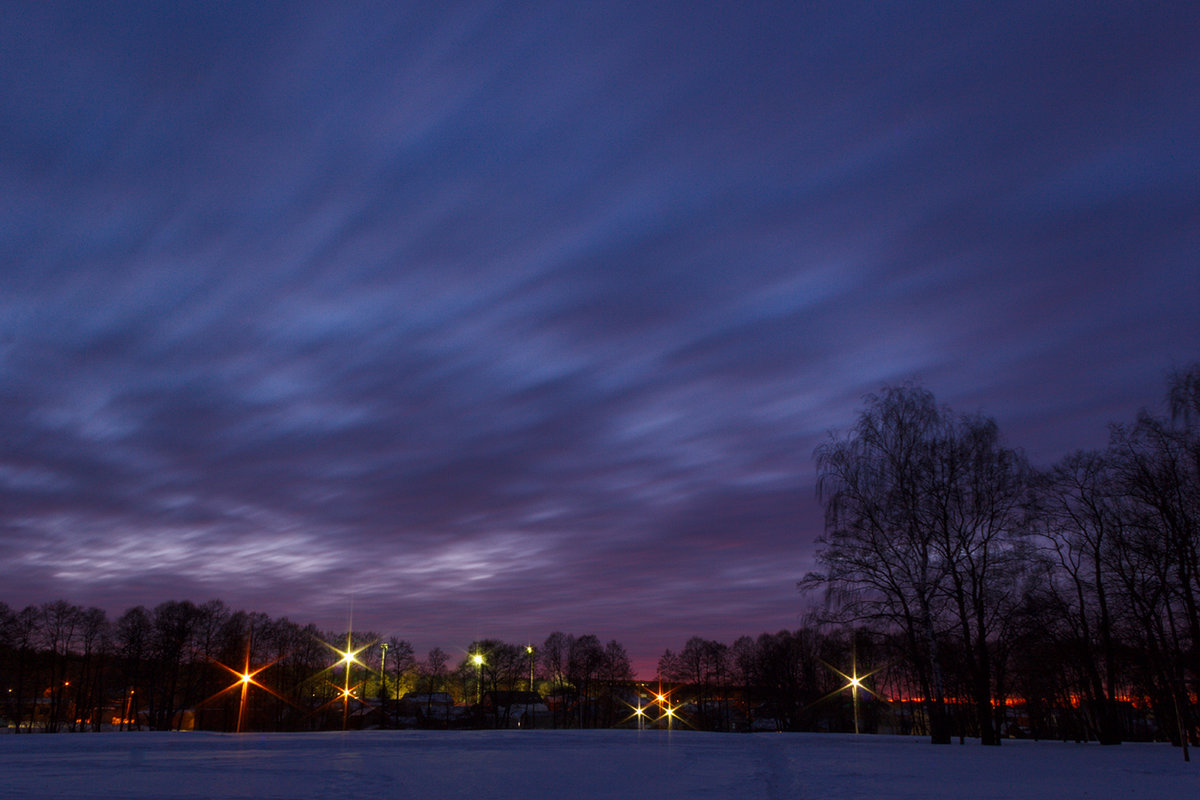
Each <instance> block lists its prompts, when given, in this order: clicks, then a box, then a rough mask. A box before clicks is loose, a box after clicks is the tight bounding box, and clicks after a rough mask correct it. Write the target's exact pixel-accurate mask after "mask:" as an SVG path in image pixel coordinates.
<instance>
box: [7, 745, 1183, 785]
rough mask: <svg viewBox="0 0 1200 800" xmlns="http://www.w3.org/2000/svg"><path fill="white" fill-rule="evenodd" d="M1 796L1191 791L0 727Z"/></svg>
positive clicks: (781, 756)
mask: <svg viewBox="0 0 1200 800" xmlns="http://www.w3.org/2000/svg"><path fill="white" fill-rule="evenodd" d="M0 797H3V798H10V797H11V798H18V797H19V798H32V797H54V798H105V797H114V798H115V797H121V798H137V799H138V800H154V799H155V798H163V799H164V800H165V799H166V798H170V799H171V800H183V799H185V798H188V799H190V798H206V799H207V798H247V799H249V798H254V799H255V800H265V799H266V798H322V800H327V799H328V798H344V797H352V798H378V799H379V800H387V798H422V799H424V798H471V799H472V800H480V799H481V798H503V799H506V800H507V799H508V798H513V799H514V800H515V799H516V798H520V799H521V800H531V798H577V799H578V800H591V799H592V798H622V800H628V799H629V798H654V799H659V798H661V799H662V800H670V799H671V798H764V799H773V798H778V799H779V800H784V799H785V798H786V800H805V799H806V798H814V799H815V798H822V800H824V798H837V800H843V799H845V798H871V800H878V799H879V798H920V799H921V800H929V799H930V798H955V800H959V799H960V798H1005V800H1008V799H1010V798H1019V800H1034V799H1035V798H1049V799H1052V800H1069V799H1070V798H1139V797H1145V798H1181V799H1182V798H1196V797H1200V762H1197V761H1193V762H1192V763H1190V764H1185V763H1184V762H1183V760H1182V757H1181V754H1180V751H1179V750H1178V749H1175V748H1172V747H1170V746H1168V745H1161V744H1123V745H1121V746H1119V747H1113V748H1102V747H1100V746H1099V745H1095V744H1086V745H1078V744H1064V743H1059V742H1040V743H1038V742H1006V743H1005V744H1004V746H1003V747H1000V748H986V749H985V748H982V747H979V746H978V745H976V746H970V743H968V746H965V747H963V746H959V745H957V744H954V745H951V746H949V747H933V746H932V745H930V744H928V740H927V739H916V738H903V737H891V736H861V737H854V736H848V735H833V734H753V735H738V734H708V733H695V732H689V731H673V732H667V731H645V732H640V733H639V732H637V731H609V730H605V731H469V732H448V733H442V732H423V731H364V732H352V733H314V734H241V735H234V734H211V733H107V734H83V735H79V734H77V735H69V734H59V735H53V736H46V735H29V736H0Z"/></svg>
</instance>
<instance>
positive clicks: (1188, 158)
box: [0, 0, 1200, 675]
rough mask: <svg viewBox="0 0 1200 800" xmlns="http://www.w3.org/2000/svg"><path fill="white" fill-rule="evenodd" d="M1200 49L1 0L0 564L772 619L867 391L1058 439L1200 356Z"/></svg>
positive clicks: (924, 13)
mask: <svg viewBox="0 0 1200 800" xmlns="http://www.w3.org/2000/svg"><path fill="white" fill-rule="evenodd" d="M1197 87H1200V4H1196V3H1194V2H1156V3H1133V2H1126V1H1125V0H1122V1H1121V2H1087V3H1080V2H1050V1H1049V0H1032V1H1031V2H1025V3H999V4H975V3H963V2H949V3H899V2H896V3H893V2H887V3H884V2H866V3H854V2H847V1H845V0H839V1H838V2H827V3H826V2H813V3H809V2H787V3H745V2H731V3H707V2H694V1H693V2H676V3H667V2H663V3H657V2H645V0H642V2H633V3H615V2H599V3H575V2H548V3H544V4H537V3H519V4H518V3H512V4H503V3H450V2H446V3H442V2H437V3H412V4H407V3H390V2H387V3H378V4H350V3H325V2H314V3H300V2H287V3H281V4H270V3H254V4H248V3H228V4H221V3H186V2H181V3H174V2H166V3H116V2H112V3H95V4H89V3H78V2H67V3H52V2H27V3H22V2H14V3H6V4H5V5H4V9H3V24H0V245H2V246H0V445H2V447H0V601H3V602H6V603H8V604H9V605H11V606H15V607H22V606H25V605H28V604H31V603H42V602H46V601H50V600H54V599H58V598H60V597H61V598H63V599H67V600H69V601H71V602H74V603H79V604H83V605H92V604H95V605H99V606H101V607H103V608H105V609H106V610H108V611H109V612H110V613H111V614H113V615H117V614H119V613H121V612H122V611H124V610H125V609H127V608H129V607H130V606H133V605H136V604H139V603H141V604H146V605H147V606H153V605H156V604H158V603H160V602H162V601H164V600H168V599H176V600H181V599H192V600H195V601H197V602H202V601H205V600H209V599H212V598H219V599H222V600H224V601H225V602H226V603H227V604H229V605H231V606H233V607H236V608H245V609H247V610H256V611H264V612H267V613H269V614H271V615H273V616H282V615H287V616H288V617H290V618H291V619H294V620H296V621H299V622H302V623H307V622H316V623H317V624H318V625H320V626H321V627H322V628H327V629H338V630H344V629H345V627H346V624H347V621H348V619H349V616H350V613H351V609H353V624H354V627H355V628H356V629H359V628H370V629H373V630H376V631H378V632H379V633H381V634H384V635H389V634H395V635H398V636H401V637H403V638H408V639H410V640H411V641H412V642H413V643H414V644H415V645H416V647H417V649H418V651H419V652H422V653H423V652H424V651H425V650H427V649H428V648H430V647H433V646H440V647H443V648H444V649H446V650H447V651H450V652H452V653H457V652H461V648H465V647H466V646H467V644H468V643H469V642H470V641H471V640H472V639H473V638H476V637H483V636H493V637H498V638H503V639H506V640H508V641H513V642H518V643H519V642H525V641H527V640H532V641H534V642H535V643H536V642H539V641H541V640H542V639H543V638H544V637H545V636H546V635H547V634H549V633H550V632H552V631H554V630H563V631H565V632H568V633H575V634H584V633H594V634H596V635H598V636H600V637H601V639H604V640H607V639H609V638H616V639H618V640H619V641H621V642H622V643H624V644H625V646H626V647H627V649H628V650H629V652H630V654H631V655H632V656H633V657H634V660H635V664H636V665H637V666H638V667H639V668H640V670H641V671H642V673H643V675H645V674H647V673H652V671H653V663H654V660H655V659H656V658H657V656H658V655H659V654H660V653H661V652H662V651H663V649H665V648H667V647H671V648H674V649H678V648H679V647H680V646H682V644H683V643H684V642H685V641H686V639H687V638H688V637H690V636H692V635H701V636H704V637H706V638H718V639H722V640H723V641H726V642H727V643H728V642H731V641H732V640H733V639H734V638H736V637H737V636H739V635H742V634H751V635H757V634H758V633H761V632H763V631H768V630H769V631H774V630H778V629H780V628H785V627H786V628H795V627H797V626H798V625H799V624H800V616H801V614H802V613H803V611H804V607H805V601H804V599H803V598H801V597H800V596H799V595H798V594H797V592H796V588H795V582H796V581H797V580H798V579H799V578H801V577H802V576H803V575H804V573H805V572H806V571H807V570H808V569H810V568H811V567H812V566H813V562H812V555H813V540H814V539H815V537H816V536H818V535H819V534H820V533H821V509H820V505H819V503H818V501H817V499H816V496H815V492H814V464H813V457H812V453H813V449H814V447H815V446H817V445H818V444H820V443H821V442H822V441H824V440H825V437H826V436H827V435H828V431H830V430H831V429H845V428H847V427H848V426H850V425H851V424H852V423H853V421H854V418H855V416H856V415H857V413H858V412H859V410H860V409H861V407H862V397H863V395H864V394H865V393H867V392H871V391H874V390H877V389H879V388H880V387H881V386H882V385H884V384H886V383H896V382H901V381H905V380H915V381H917V382H920V383H921V384H922V385H924V386H926V387H927V388H929V389H930V390H932V391H933V392H934V394H935V395H936V396H937V398H938V400H939V401H941V402H944V403H948V404H949V405H950V406H951V407H953V408H954V409H955V410H958V411H964V412H975V411H982V412H983V413H985V414H987V415H990V416H994V417H995V418H996V419H997V420H998V422H999V424H1000V427H1001V431H1002V433H1003V434H1004V435H1005V437H1006V438H1007V441H1008V443H1009V444H1011V445H1013V446H1016V447H1020V448H1023V449H1024V450H1025V451H1026V452H1027V453H1028V454H1029V456H1030V458H1031V459H1032V460H1033V462H1034V463H1035V464H1037V465H1042V466H1045V465H1048V464H1050V463H1052V462H1053V461H1055V460H1057V459H1059V458H1061V457H1062V456H1065V455H1066V454H1068V453H1069V452H1071V451H1072V450H1075V449H1077V448H1091V447H1099V446H1102V445H1103V444H1104V443H1105V441H1106V439H1107V435H1108V434H1107V425H1108V423H1110V422H1122V421H1130V420H1132V419H1133V418H1134V415H1135V414H1136V412H1137V410H1138V408H1140V407H1149V408H1152V409H1157V408H1159V407H1160V401H1161V398H1162V396H1163V394H1164V377H1165V375H1166V373H1167V372H1168V371H1169V370H1170V369H1172V368H1173V367H1178V366H1182V365H1184V364H1186V363H1188V362H1191V361H1194V360H1196V359H1197V358H1200V347H1198V346H1197V343H1198V342H1200V278H1197V274H1198V272H1200V270H1198V267H1200V263H1198V258H1197V254H1198V253H1200V148H1198V146H1197V142H1200V99H1198V98H1200V89H1198V88H1197Z"/></svg>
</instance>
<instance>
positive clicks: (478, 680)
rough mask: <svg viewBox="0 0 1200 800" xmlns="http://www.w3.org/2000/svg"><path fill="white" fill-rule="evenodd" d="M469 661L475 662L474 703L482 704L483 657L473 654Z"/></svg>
mask: <svg viewBox="0 0 1200 800" xmlns="http://www.w3.org/2000/svg"><path fill="white" fill-rule="evenodd" d="M471 661H473V662H475V702H476V703H482V702H483V655H482V654H480V653H475V654H474V655H472V656H471Z"/></svg>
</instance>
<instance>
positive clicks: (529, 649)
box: [525, 644, 533, 694]
mask: <svg viewBox="0 0 1200 800" xmlns="http://www.w3.org/2000/svg"><path fill="white" fill-rule="evenodd" d="M525 652H526V653H528V654H529V691H530V693H531V694H532V693H533V645H531V644H527V645H525Z"/></svg>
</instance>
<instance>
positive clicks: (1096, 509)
mask: <svg viewBox="0 0 1200 800" xmlns="http://www.w3.org/2000/svg"><path fill="white" fill-rule="evenodd" d="M1167 400H1168V403H1167V409H1166V410H1167V413H1165V414H1161V415H1156V414H1152V413H1150V412H1142V413H1141V414H1139V415H1138V417H1137V418H1136V419H1135V420H1134V421H1133V422H1131V423H1127V424H1114V425H1112V426H1111V435H1110V441H1109V444H1108V446H1107V447H1106V448H1104V449H1102V450H1099V451H1095V452H1079V453H1074V454H1072V455H1070V456H1068V457H1066V458H1064V459H1062V460H1061V461H1060V462H1059V463H1057V464H1054V465H1052V466H1050V467H1048V468H1044V469H1036V468H1034V467H1033V466H1031V465H1030V464H1029V463H1028V461H1027V459H1026V458H1025V457H1024V455H1023V454H1022V453H1020V452H1019V451H1017V450H1015V449H1013V448H1010V447H1008V446H1006V445H1005V444H1004V442H1003V440H1002V438H1001V436H1000V432H999V429H998V426H997V424H996V422H995V421H994V420H992V419H989V418H987V417H984V416H982V415H979V414H975V415H969V414H968V415H965V414H957V413H955V412H953V411H952V410H951V409H949V408H947V407H945V406H942V405H939V404H938V403H937V402H936V401H935V399H934V397H933V395H932V394H931V393H930V392H929V391H927V390H926V389H924V388H922V387H919V386H915V385H904V386H898V387H888V388H885V389H883V390H882V391H881V392H879V393H878V394H875V395H871V396H868V397H867V398H866V401H865V404H864V408H863V409H862V411H861V412H860V414H859V416H858V418H857V421H856V422H855V424H854V426H853V427H852V428H850V429H849V430H848V431H845V432H842V433H834V434H831V435H830V437H829V439H828V440H827V441H826V442H825V443H824V444H823V445H821V446H820V447H819V448H818V450H817V452H816V462H817V468H818V493H819V497H820V499H821V502H822V504H823V506H824V510H825V531H824V534H823V536H822V537H821V538H820V539H819V540H818V550H817V553H816V561H817V564H818V567H819V569H818V570H817V571H814V572H812V573H810V574H809V575H807V576H805V577H804V579H803V580H802V581H801V582H800V588H801V589H803V590H804V591H806V592H810V591H815V592H817V593H818V596H819V597H822V598H823V600H824V602H823V603H820V604H818V606H817V607H816V608H814V609H813V610H812V611H810V612H809V614H808V615H807V617H806V618H805V620H804V624H803V626H802V627H801V628H799V629H797V630H794V631H787V630H785V631H779V632H777V633H763V634H761V635H759V636H757V637H751V636H743V637H741V638H739V639H737V640H736V641H734V642H733V643H732V644H731V645H726V644H725V643H722V642H718V641H712V640H707V639H704V638H701V637H694V638H692V639H690V640H688V641H687V642H686V644H685V645H684V647H683V648H682V649H680V650H678V651H672V650H667V651H666V652H665V653H663V655H662V657H661V658H660V659H659V662H658V670H657V674H656V676H655V677H654V679H652V680H651V681H649V682H646V681H638V680H636V679H635V678H634V675H633V672H632V669H631V666H630V660H629V657H628V655H627V653H626V651H625V649H624V647H623V646H622V645H621V644H620V643H619V642H617V641H608V642H603V641H601V640H600V639H599V638H598V637H596V636H594V635H591V634H584V635H575V634H567V633H563V632H557V631H556V632H554V633H552V634H551V635H550V636H549V637H547V638H546V639H545V640H544V641H543V642H541V643H539V644H534V643H520V644H513V643H507V642H504V641H502V640H499V639H481V640H478V641H475V642H472V643H471V644H470V645H469V646H468V647H467V648H466V649H465V650H462V651H458V655H457V658H454V657H452V656H451V655H450V654H449V653H447V652H446V651H444V650H442V649H440V648H434V649H433V650H431V651H429V653H428V654H427V655H426V657H425V658H424V659H418V658H417V657H416V654H415V653H414V651H413V647H412V645H411V643H410V642H408V641H407V640H404V639H399V638H396V637H391V638H387V639H384V638H382V637H380V636H379V635H378V634H376V633H373V632H370V631H359V632H330V631H320V630H318V629H317V628H316V627H315V626H314V625H311V624H309V625H301V624H299V623H295V622H292V621H290V620H289V619H287V618H286V617H284V618H281V619H273V618H271V617H269V616H267V615H265V614H261V613H255V612H245V611H240V610H234V609H231V608H229V607H227V606H226V605H225V604H224V603H222V602H221V601H219V600H213V601H210V602H207V603H203V604H196V603H193V602H190V601H169V602H165V603H162V604H160V605H158V606H156V607H155V608H153V609H147V608H144V607H142V606H138V607H136V608H132V609H129V610H127V611H126V612H124V613H123V614H122V615H121V616H120V617H118V618H117V619H115V620H110V619H108V617H107V616H106V614H105V612H104V611H103V610H101V609H97V608H83V607H80V606H77V605H73V604H71V603H68V602H66V601H61V600H60V601H56V602H53V603H47V604H44V605H41V606H28V607H26V608H23V609H21V610H15V609H11V608H9V607H7V606H5V605H3V604H0V689H3V691H4V697H3V704H2V705H0V715H2V716H3V718H4V720H5V721H6V723H7V725H8V727H10V728H15V729H16V730H18V731H34V730H38V731H50V732H53V731H63V730H70V731H80V730H101V729H108V728H116V729H120V730H123V729H139V728H153V729H159V730H167V729H173V728H180V727H184V726H187V725H195V726H196V727H202V728H208V729H216V730H239V729H245V730H250V729H254V730H318V729H331V728H339V727H342V728H344V727H350V726H354V727H360V726H365V725H368V724H372V725H383V726H387V725H408V724H433V725H450V724H457V725H475V726H494V727H505V726H509V725H512V724H516V722H514V714H513V711H512V709H513V703H514V702H518V701H519V702H522V703H524V704H525V708H526V712H527V711H528V708H529V707H531V706H536V707H538V708H542V709H544V714H545V719H543V720H542V721H541V722H539V723H538V724H543V723H544V724H549V725H552V726H555V727H608V726H619V725H626V726H633V725H641V724H643V723H651V724H653V723H658V724H662V722H663V719H664V716H663V715H664V714H665V712H667V711H668V710H669V711H670V712H671V716H670V720H671V722H672V723H673V722H675V721H678V724H680V725H688V726H691V727H696V728H702V729H708V730H754V729H770V730H843V731H845V730H860V729H861V730H865V731H887V732H895V733H922V734H926V735H929V736H930V737H931V740H932V741H934V742H939V743H943V742H948V741H950V740H951V739H952V738H953V737H955V736H957V737H959V738H960V739H962V738H965V737H967V736H971V737H978V738H979V740H980V741H981V742H983V743H985V744H998V743H999V742H1000V740H1001V739H1002V738H1003V737H1005V736H1030V737H1035V738H1072V739H1079V740H1082V739H1095V740H1098V741H1101V742H1104V743H1108V744H1113V743H1118V742H1120V741H1122V740H1125V739H1131V738H1137V739H1144V738H1163V737H1165V738H1169V739H1170V740H1172V741H1173V742H1174V743H1176V744H1177V745H1181V746H1182V747H1183V748H1184V753H1185V755H1186V753H1187V747H1188V745H1189V744H1191V743H1194V741H1195V737H1196V736H1197V720H1198V716H1197V706H1198V703H1197V696H1198V695H1200V366H1193V367H1191V368H1189V369H1186V370H1183V371H1180V372H1177V373H1175V374H1173V375H1172V376H1171V377H1170V379H1169V381H1168V392H1167ZM244 676H246V677H245V678H244ZM406 696H409V697H410V698H411V697H419V698H423V703H424V709H423V711H422V709H421V708H420V707H418V708H416V710H415V711H414V703H413V702H411V701H410V702H407V703H402V702H401V699H402V698H404V697H406ZM518 696H519V697H518ZM451 705H453V706H454V708H455V709H457V711H458V712H461V713H455V714H451V713H449V712H450V708H449V707H450V706H451ZM435 706H437V707H438V708H439V709H440V710H441V711H442V712H443V713H441V714H437V713H433V710H434V707H435ZM414 715H415V716H414ZM654 715H657V716H654ZM532 719H533V718H532V717H530V720H531V721H532Z"/></svg>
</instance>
